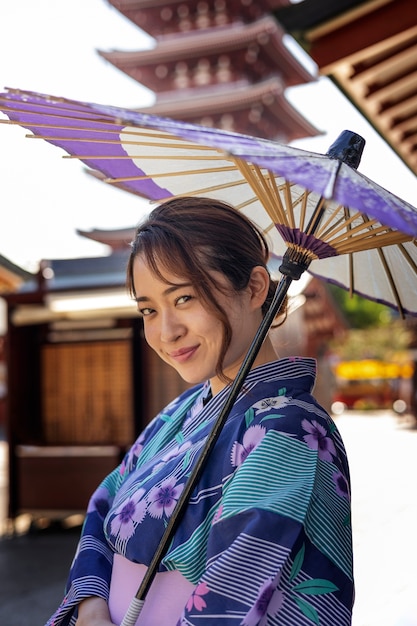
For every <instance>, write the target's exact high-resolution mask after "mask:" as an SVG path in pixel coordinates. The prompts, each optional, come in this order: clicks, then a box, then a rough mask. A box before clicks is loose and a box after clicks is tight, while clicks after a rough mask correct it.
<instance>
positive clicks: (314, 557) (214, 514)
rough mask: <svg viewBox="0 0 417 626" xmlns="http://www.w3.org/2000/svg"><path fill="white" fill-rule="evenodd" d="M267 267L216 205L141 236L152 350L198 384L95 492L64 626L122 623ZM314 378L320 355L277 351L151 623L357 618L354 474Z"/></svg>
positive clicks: (188, 522) (196, 207) (251, 392)
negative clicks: (288, 355) (284, 355)
mask: <svg viewBox="0 0 417 626" xmlns="http://www.w3.org/2000/svg"><path fill="white" fill-rule="evenodd" d="M267 259H268V248H267V244H266V242H265V240H264V238H263V236H262V234H261V233H260V232H258V230H257V229H256V228H255V227H254V225H253V224H252V223H251V222H249V220H247V219H246V218H245V217H244V216H243V215H241V214H240V213H238V212H237V211H236V210H235V209H233V208H232V207H230V206H228V205H226V204H224V203H221V202H218V201H213V200H209V199H204V198H180V199H173V200H170V201H168V202H166V203H164V204H162V205H161V206H159V207H158V208H156V209H155V210H154V211H153V212H152V213H151V214H150V216H149V217H148V218H147V220H146V221H145V223H144V224H142V225H140V226H139V227H138V229H137V232H136V236H135V240H134V242H133V245H132V252H131V256H130V260H129V264H128V271H127V277H128V286H129V289H130V292H131V294H132V296H133V298H134V299H135V300H136V302H137V305H138V311H139V314H140V315H141V317H142V318H143V325H144V332H145V338H146V341H147V342H148V343H149V345H150V346H151V347H152V348H153V349H154V350H155V351H156V352H157V353H158V354H159V356H160V357H161V358H162V359H163V360H164V361H166V362H167V363H169V365H171V366H172V367H173V368H174V369H175V370H177V372H178V373H179V374H180V375H181V376H182V378H183V379H184V380H185V381H187V382H188V383H191V384H192V387H191V389H190V390H188V391H186V392H185V393H183V394H182V395H181V396H180V397H179V398H177V399H176V400H174V401H173V402H172V403H171V404H170V405H169V406H168V407H166V408H165V409H164V410H163V411H162V412H161V413H160V414H159V415H158V416H157V417H156V418H155V419H154V420H153V421H152V422H151V423H150V424H149V425H148V426H147V428H146V429H145V430H144V432H143V433H142V434H141V435H140V437H139V438H138V440H137V441H136V443H135V444H134V445H133V447H132V448H131V450H130V451H129V452H128V453H127V455H126V456H125V458H124V460H123V462H122V464H121V465H120V467H118V468H117V469H116V470H115V471H114V472H113V473H112V474H110V475H109V476H108V477H107V478H106V479H105V480H104V481H103V483H102V484H101V485H100V487H99V488H98V489H97V491H96V492H95V493H94V494H93V496H92V498H91V501H90V504H89V508H88V513H87V517H86V520H85V524H84V528H83V532H82V536H81V540H80V544H79V547H78V550H77V554H76V557H75V559H74V562H73V564H72V567H71V572H70V576H69V581H68V592H67V594H66V596H65V598H64V600H63V602H62V604H61V606H60V607H59V609H58V610H57V612H56V613H55V615H54V616H53V617H52V618H51V619H50V620H49V622H48V624H49V625H50V626H52V625H54V626H56V625H58V624H59V625H64V624H77V626H87V625H88V626H110V625H111V624H116V625H117V624H120V622H121V620H122V618H123V615H124V613H125V611H126V609H127V607H128V605H129V603H130V600H131V598H132V597H133V595H134V594H135V592H136V589H137V587H138V586H139V584H140V581H141V580H142V578H143V575H144V573H145V571H146V567H147V565H148V564H149V562H150V560H151V558H152V555H153V554H154V551H155V549H156V547H157V545H158V542H159V540H160V538H161V536H162V534H163V532H164V528H165V526H166V523H167V520H169V518H170V516H171V514H172V511H173V509H174V507H175V504H176V502H177V500H178V498H179V496H180V494H181V492H182V490H183V488H184V484H185V483H186V481H187V477H188V476H189V474H190V471H191V469H192V467H193V465H194V463H195V462H196V459H197V458H198V455H199V453H200V451H201V449H202V447H203V445H204V442H205V439H206V437H207V435H208V433H209V432H210V430H211V428H212V425H213V422H214V420H215V419H216V417H217V415H218V412H219V410H220V408H221V407H222V405H223V402H224V399H225V397H227V393H228V386H229V385H230V382H231V381H232V380H233V379H234V377H235V376H236V373H237V371H238V369H239V366H240V365H241V363H242V360H243V359H244V357H245V354H246V352H247V349H248V347H249V345H250V343H251V341H252V339H253V336H254V335H255V332H256V330H257V328H258V326H259V324H260V322H261V319H262V317H263V315H264V313H265V310H266V309H267V307H268V304H269V302H270V300H271V298H272V295H273V292H274V289H275V285H274V284H273V283H272V281H271V279H270V276H269V273H268V270H267V266H266V262H267ZM314 380H315V361H314V360H313V359H303V358H298V357H296V358H292V359H280V360H277V357H276V354H275V352H274V350H273V348H272V345H271V343H270V341H269V339H267V340H266V341H265V342H264V344H263V346H262V348H261V350H260V352H259V354H258V356H257V358H256V360H255V363H254V365H253V367H252V369H251V371H250V372H249V374H248V376H247V378H246V380H245V383H244V385H243V389H242V391H241V392H240V395H239V397H238V399H237V401H236V402H235V404H234V407H233V409H232V411H231V413H230V415H229V417H228V419H227V422H226V425H225V426H224V428H223V430H222V433H221V435H220V437H219V439H218V441H217V442H216V444H215V447H214V449H213V451H212V453H211V455H210V458H209V460H208V463H207V465H206V467H205V470H204V472H203V474H202V476H201V478H200V479H199V482H198V484H197V486H196V488H195V490H194V492H193V494H192V496H191V498H190V501H189V503H188V506H187V510H186V512H185V514H184V516H183V518H182V521H181V524H180V527H179V529H178V530H177V532H176V534H175V537H174V539H173V541H172V544H171V546H170V547H169V549H168V552H167V554H166V555H165V557H164V558H163V560H162V563H161V565H160V568H159V572H158V574H157V575H156V577H155V580H154V582H153V585H152V587H151V590H150V591H149V593H148V595H147V598H146V602H145V606H144V609H143V611H142V613H141V615H140V617H139V620H138V622H137V623H138V624H140V625H142V624H143V625H146V626H175V625H177V624H178V625H187V626H189V625H197V624H198V626H214V625H215V624H216V625H217V624H221V625H222V626H232V625H233V626H236V625H241V626H255V625H257V624H262V625H264V624H270V625H285V626H287V625H289V624H296V625H297V626H303V625H304V624H305V625H311V624H320V626H336V625H337V626H347V625H348V624H350V623H351V608H352V602H353V576H352V547H351V528H350V499H349V473H348V466H347V460H346V455H345V451H344V447H343V443H342V441H341V438H340V435H339V433H338V431H337V429H336V427H335V425H334V423H333V422H332V420H331V419H330V417H329V416H328V415H327V413H326V412H325V411H324V410H323V409H322V408H321V407H320V406H319V405H318V404H317V402H316V401H315V400H314V398H313V397H312V395H311V389H312V387H313V385H314ZM77 616H78V617H77Z"/></svg>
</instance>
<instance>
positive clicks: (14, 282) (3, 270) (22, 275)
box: [0, 254, 35, 294]
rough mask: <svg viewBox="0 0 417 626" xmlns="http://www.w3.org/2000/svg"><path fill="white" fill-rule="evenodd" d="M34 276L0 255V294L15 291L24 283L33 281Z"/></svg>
mask: <svg viewBox="0 0 417 626" xmlns="http://www.w3.org/2000/svg"><path fill="white" fill-rule="evenodd" d="M34 276H35V275H34V274H31V273H30V272H28V271H26V270H24V269H23V268H21V267H19V266H18V265H15V264H14V263H12V261H10V260H9V259H7V258H6V257H4V256H2V255H1V254H0V294H5V293H10V292H14V291H17V290H18V289H19V288H20V286H21V285H22V284H23V283H24V282H26V281H29V280H31V279H33V278H34Z"/></svg>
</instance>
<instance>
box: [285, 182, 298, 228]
mask: <svg viewBox="0 0 417 626" xmlns="http://www.w3.org/2000/svg"><path fill="white" fill-rule="evenodd" d="M284 199H285V206H286V208H287V211H288V215H289V223H290V227H291V228H295V218H294V211H293V205H292V197H291V183H290V182H289V181H288V180H286V181H285V183H284Z"/></svg>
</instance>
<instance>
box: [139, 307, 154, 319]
mask: <svg viewBox="0 0 417 626" xmlns="http://www.w3.org/2000/svg"><path fill="white" fill-rule="evenodd" d="M138 312H139V315H141V316H142V317H146V316H147V315H150V314H151V313H153V309H151V308H150V307H144V308H143V309H138Z"/></svg>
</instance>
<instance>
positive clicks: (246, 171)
mask: <svg viewBox="0 0 417 626" xmlns="http://www.w3.org/2000/svg"><path fill="white" fill-rule="evenodd" d="M233 161H234V162H235V163H236V167H237V168H238V169H239V171H240V172H241V174H242V176H243V177H244V179H245V180H246V182H247V183H248V184H249V185H250V187H251V189H252V191H253V192H254V194H255V196H256V197H257V198H258V199H259V201H260V202H261V203H262V204H263V206H264V208H265V210H266V212H267V213H268V215H269V217H270V218H271V220H272V221H273V222H277V221H278V222H281V223H283V224H288V222H287V219H286V216H285V212H282V211H281V212H280V210H279V209H280V207H275V210H274V206H273V203H272V202H271V198H270V195H269V194H268V195H267V196H265V194H264V193H263V188H262V186H261V184H260V181H259V179H258V178H257V176H255V174H254V170H253V169H252V167H251V166H250V165H249V163H247V162H246V161H244V160H242V159H239V158H235V159H233ZM261 176H262V174H261ZM262 178H263V177H262ZM281 206H282V205H281ZM282 208H283V207H282ZM277 214H278V216H279V219H278V220H277V219H276V216H277Z"/></svg>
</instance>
